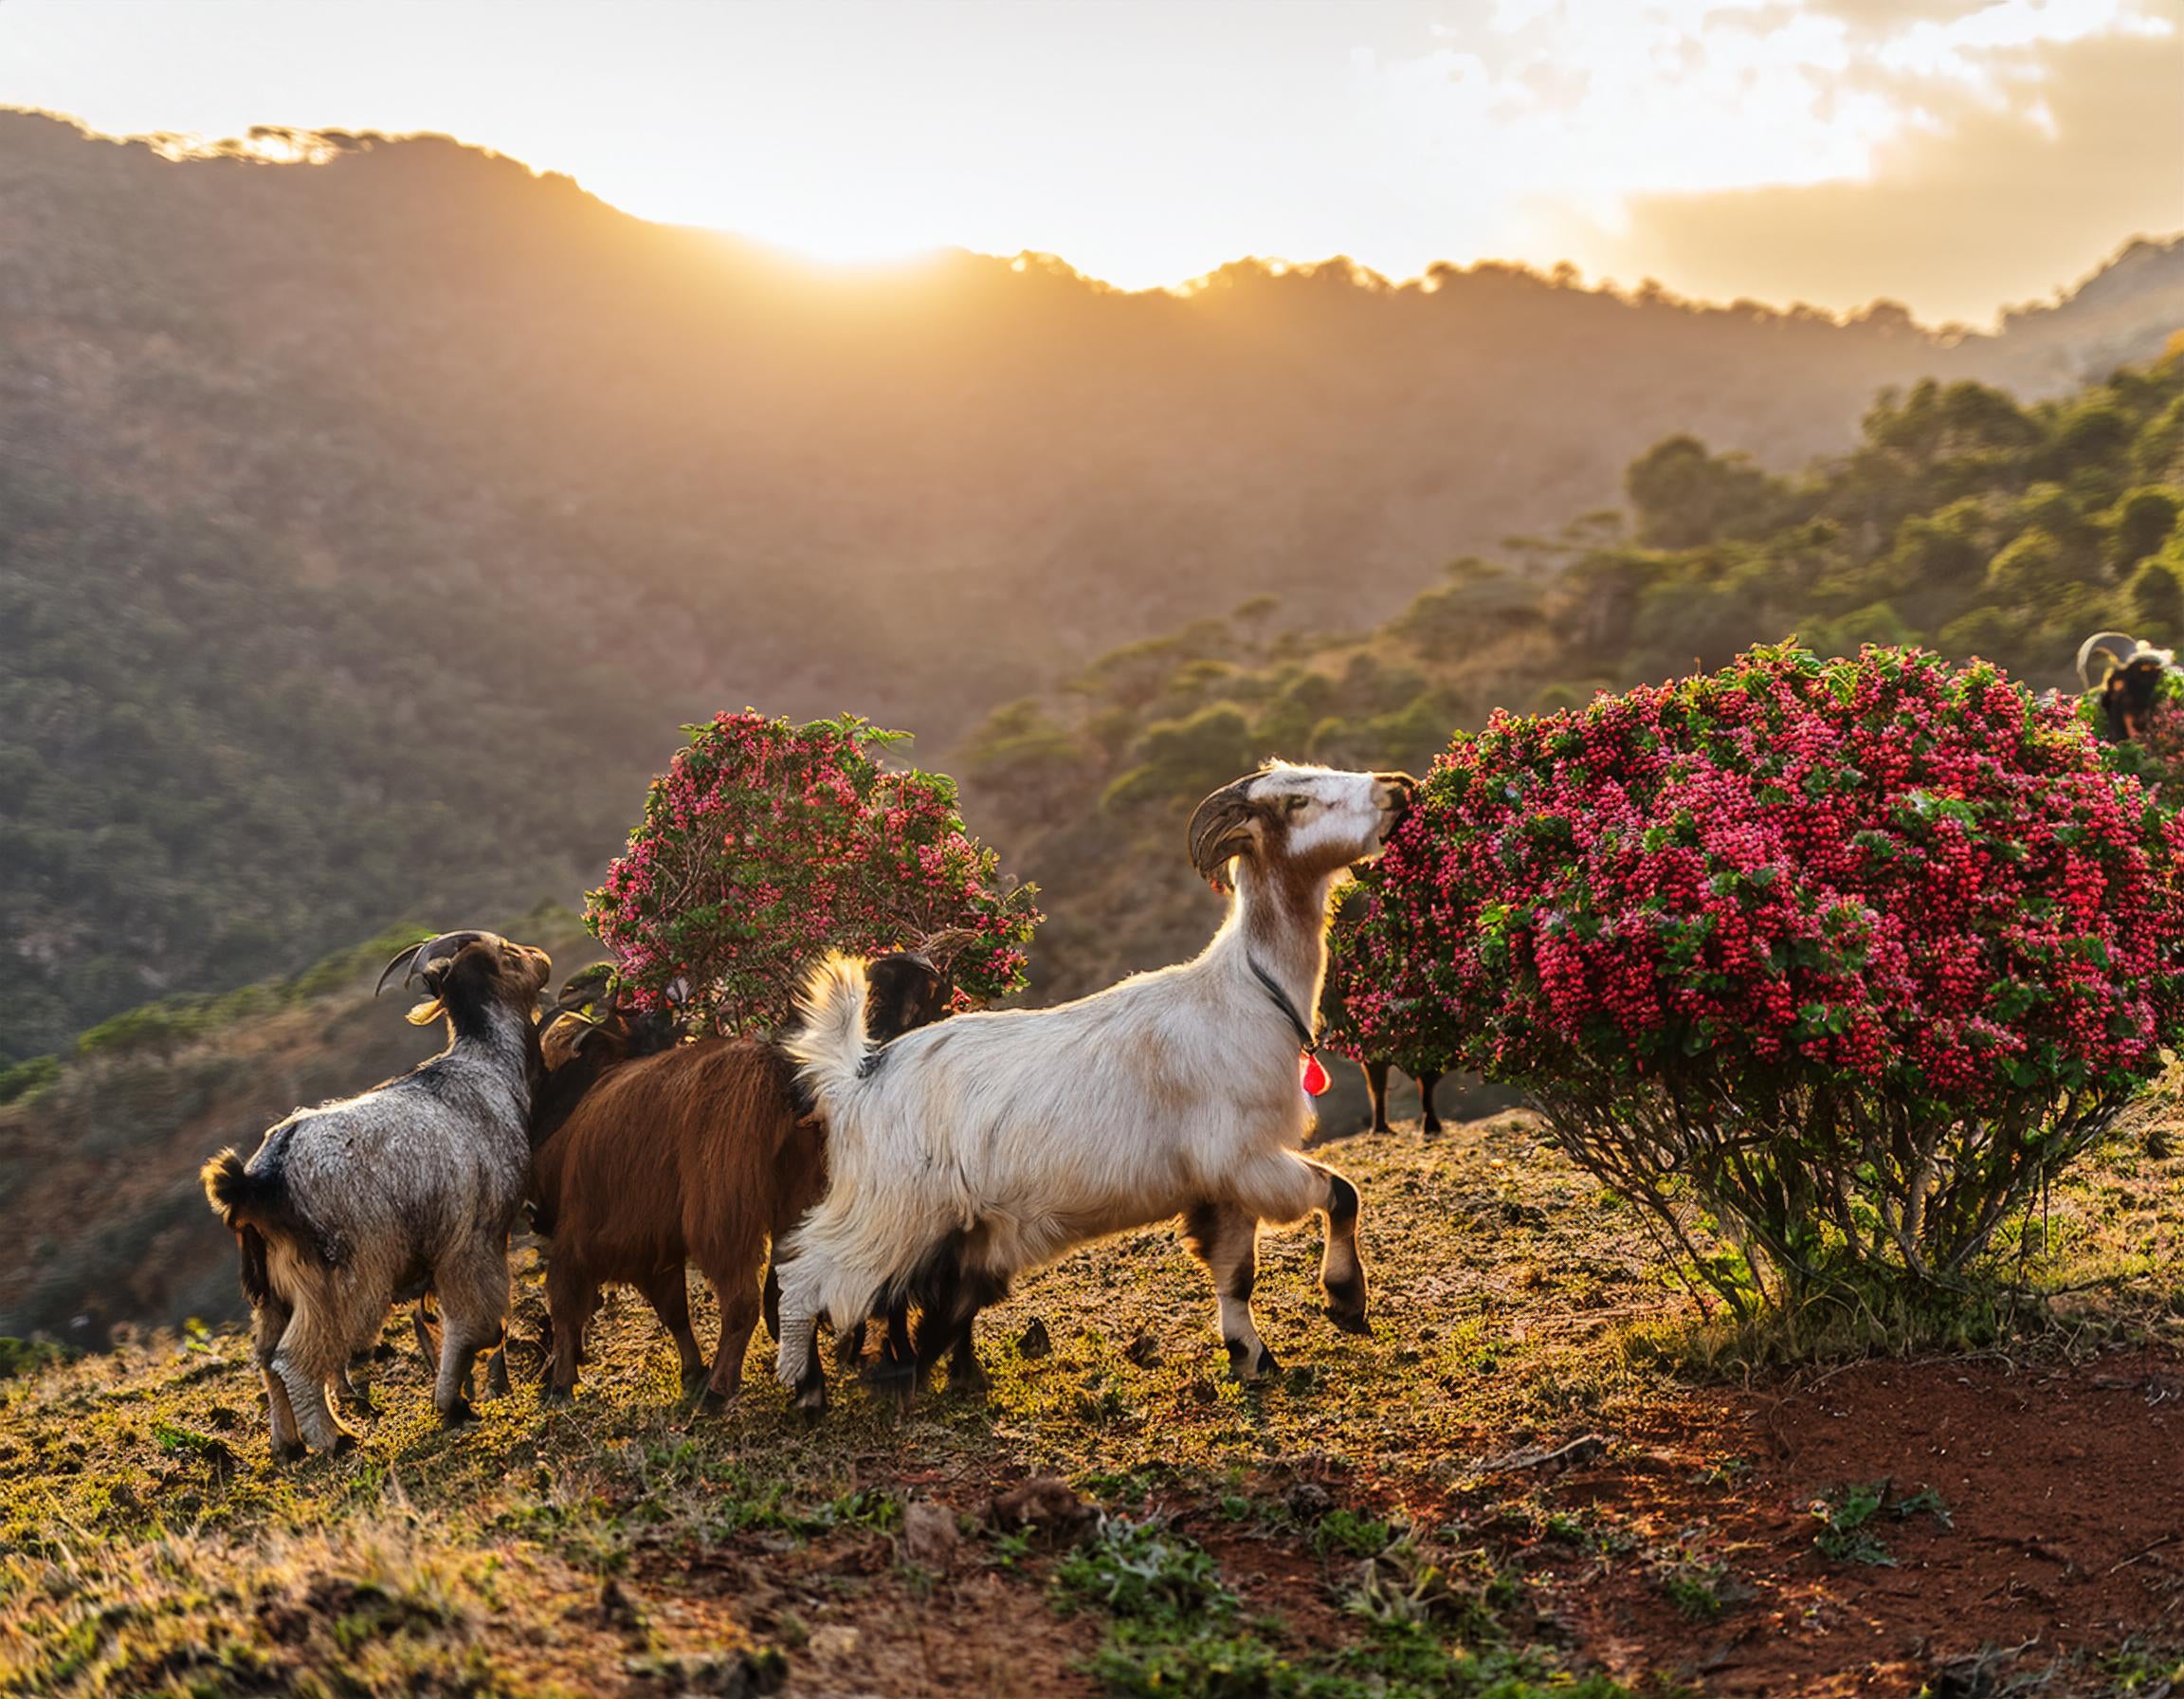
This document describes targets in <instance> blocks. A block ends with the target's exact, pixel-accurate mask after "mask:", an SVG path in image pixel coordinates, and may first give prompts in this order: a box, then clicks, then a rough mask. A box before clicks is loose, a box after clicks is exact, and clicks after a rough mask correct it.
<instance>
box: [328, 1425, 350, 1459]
mask: <svg viewBox="0 0 2184 1699" xmlns="http://www.w3.org/2000/svg"><path fill="white" fill-rule="evenodd" d="M355 1449H356V1435H355V1434H352V1433H350V1432H349V1431H348V1430H347V1429H346V1428H344V1429H343V1430H342V1431H341V1432H340V1433H338V1434H335V1435H334V1443H333V1444H332V1445H330V1446H328V1447H327V1448H326V1454H327V1455H328V1456H329V1457H346V1456H347V1455H348V1454H349V1453H350V1452H353V1451H355Z"/></svg>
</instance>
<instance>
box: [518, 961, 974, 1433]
mask: <svg viewBox="0 0 2184 1699" xmlns="http://www.w3.org/2000/svg"><path fill="white" fill-rule="evenodd" d="M872 972H873V975H874V981H875V985H876V986H877V987H880V988H882V990H881V995H879V996H876V997H875V998H874V1001H873V1009H872V1020H871V1032H872V1036H873V1037H874V1038H875V1039H876V1040H879V1041H881V1042H884V1041H885V1040H887V1039H889V1038H892V1037H895V1036H896V1035H897V1034H898V1033H900V1032H903V1031H907V1030H908V1029H909V1028H911V1027H916V1026H922V1025H924V1024H925V1023H926V1022H927V1021H929V1020H932V1019H934V1018H936V1017H937V1015H938V1014H940V1013H941V1011H942V1010H943V1008H944V1007H945V1004H946V1000H947V988H946V984H945V982H944V981H943V979H942V978H941V977H940V975H939V974H938V973H937V971H936V970H935V969H934V968H933V966H932V964H931V963H930V962H928V961H926V960H925V959H923V958H922V957H917V956H910V955H898V956H890V957H883V958H881V959H880V960H878V961H876V962H875V963H874V964H873V969H872ZM599 1032H600V1036H599V1037H597V1038H593V1039H589V1040H587V1041H586V1042H585V1043H584V1044H583V1045H582V1046H580V1047H576V1048H574V1049H573V1050H569V1051H568V1053H567V1055H566V1057H565V1058H564V1057H563V1056H562V1050H563V1049H564V1047H562V1046H560V1045H558V1044H556V1043H551V1042H550V1043H549V1044H548V1045H547V1047H546V1048H547V1054H548V1057H549V1060H550V1061H553V1060H561V1067H560V1068H558V1069H555V1070H554V1071H553V1073H551V1074H550V1075H549V1083H548V1087H547V1089H546V1090H545V1091H544V1092H542V1093H541V1094H540V1097H541V1102H542V1103H545V1102H549V1101H551V1102H553V1103H554V1104H555V1105H556V1109H557V1110H558V1111H559V1112H562V1113H564V1114H565V1116H566V1119H564V1120H563V1121H562V1122H561V1124H560V1125H559V1127H558V1128H557V1129H556V1130H554V1131H553V1132H552V1133H551V1136H549V1137H547V1138H546V1139H545V1140H544V1142H542V1143H540V1144H539V1145H538V1147H537V1154H536V1155H535V1157H534V1158H533V1161H532V1171H531V1200H532V1214H533V1220H534V1223H535V1225H536V1226H537V1229H538V1231H539V1232H540V1233H548V1234H550V1235H551V1236H552V1238H553V1251H552V1253H551V1256H550V1258H549V1262H548V1269H547V1276H546V1302H547V1308H548V1312H549V1325H550V1328H551V1331H552V1338H553V1370H552V1378H551V1381H550V1384H549V1396H550V1397H555V1398H566V1397H568V1396H569V1395H570V1393H571V1392H572V1391H573V1389H574V1387H575V1384H576V1371H577V1366H578V1364H579V1362H580V1361H581V1359H582V1348H583V1337H584V1328H585V1326H586V1324H588V1323H589V1322H590V1320H591V1318H592V1312H593V1310H594V1309H595V1308H596V1307H597V1306H598V1301H599V1288H601V1287H602V1286H605V1285H608V1284H610V1283H620V1284H624V1285H628V1286H632V1287H635V1288H637V1289H638V1290H639V1291H641V1292H642V1293H644V1294H645V1296H646V1299H647V1300H648V1301H649V1302H650V1304H651V1305H652V1307H653V1309H654V1310H655V1311H656V1312H657V1313H658V1315H659V1317H660V1320H661V1323H662V1324H663V1325H664V1326H665V1327H666V1329H667V1331H668V1333H669V1334H670V1335H672V1336H673V1338H674V1341H675V1349H676V1354H677V1356H678V1357H679V1358H680V1359H681V1361H682V1369H683V1387H684V1390H685V1391H695V1390H697V1388H698V1387H699V1385H700V1384H701V1381H702V1384H703V1386H704V1388H705V1393H706V1397H707V1398H708V1400H709V1401H719V1400H725V1399H727V1398H733V1397H735V1396H736V1394H737V1391H738V1389H739V1388H740V1387H741V1384H742V1379H743V1356H744V1351H745V1348H746V1347H747V1346H748V1344H749V1343H750V1340H751V1334H752V1331H753V1330H754V1328H755V1326H756V1325H757V1322H758V1317H759V1313H760V1300H759V1289H758V1276H759V1270H760V1268H761V1266H762V1265H763V1263H764V1260H765V1255H766V1250H767V1247H768V1245H769V1244H770V1243H772V1242H773V1241H774V1240H775V1239H778V1238H779V1237H780V1236H781V1235H782V1234H783V1233H787V1232H788V1230H789V1229H790V1228H791V1227H792V1226H793V1225H794V1224H795V1222H796V1221H797V1219H798V1218H799V1217H800V1216H802V1215H803V1214H804V1213H805V1211H807V1210H808V1209H810V1207H811V1205H812V1204H814V1203H815V1202H817V1201H818V1199H819V1197H821V1195H822V1194H823V1193H824V1192H825V1191H826V1187H827V1163H826V1149H825V1144H824V1142H823V1138H822V1134H821V1131H820V1128H819V1126H818V1124H816V1123H815V1122H814V1121H812V1120H811V1119H810V1115H809V1112H808V1109H807V1107H806V1106H805V1101H804V1099H803V1097H802V1094H801V1092H800V1091H799V1089H798V1087H797V1085H796V1080H795V1069H794V1068H793V1066H792V1064H791V1063H790V1061H789V1059H788V1058H787V1057H786V1056H785V1055H784V1054H783V1053H782V1052H781V1051H780V1050H777V1049H776V1048H774V1046H772V1045H770V1044H764V1043H760V1042H758V1041H756V1040H753V1039H727V1038H701V1039H699V1040H697V1041H696V1042H694V1043H691V1044H685V1045H682V1046H679V1047H678V1048H676V1049H673V1050H665V1051H663V1052H660V1053H658V1054H654V1055H647V1056H638V1057H632V1058H630V1059H628V1060H623V1059H622V1056H621V1046H622V1045H623V1044H624V1043H625V1042H626V1038H625V1034H624V1033H623V1032H621V1030H620V1028H619V1027H618V1026H615V1025H614V1024H612V1023H610V1024H609V1025H608V1026H606V1027H603V1028H601V1029H600V1030H599ZM551 1036H552V1035H551V1034H550V1037H551ZM588 1069H596V1070H597V1072H596V1078H595V1079H593V1080H592V1081H591V1082H590V1083H589V1085H588V1086H586V1087H584V1088H582V1089H581V1091H580V1093H579V1094H577V1095H576V1096H575V1100H574V1102H573V1104H568V1103H567V1102H566V1099H567V1096H568V1094H566V1093H556V1091H555V1085H554V1080H555V1076H556V1075H558V1074H561V1073H564V1072H570V1071H572V1070H573V1071H576V1072H582V1071H584V1070H588ZM564 1105H565V1106H564ZM685 1262H695V1263H696V1264H697V1265H698V1268H699V1270H700V1272H701V1273H702V1274H703V1275H704V1276H705V1278H706V1279H707V1280H708V1281H710V1282H711V1283H712V1286H713V1290H714V1293H715V1295H716V1296H717V1297H718V1299H719V1304H720V1336H719V1342H718V1343H717V1345H716V1347H715V1352H714V1359H713V1367H712V1372H711V1374H710V1375H707V1374H706V1370H705V1362H704V1359H703V1357H702V1355H701V1353H700V1351H699V1348H698V1341H697V1337H696V1335H695V1334H694V1333H693V1332H692V1331H691V1327H690V1304H689V1294H688V1288H686V1286H685V1284H684V1277H683V1264H684V1263H685ZM895 1331H896V1332H897V1333H900V1324H899V1323H898V1324H897V1325H896V1328H895Z"/></svg>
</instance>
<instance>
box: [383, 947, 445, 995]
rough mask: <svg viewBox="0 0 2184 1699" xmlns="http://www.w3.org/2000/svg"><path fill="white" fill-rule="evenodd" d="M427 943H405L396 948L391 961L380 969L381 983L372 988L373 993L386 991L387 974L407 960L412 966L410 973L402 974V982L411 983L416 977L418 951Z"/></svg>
mask: <svg viewBox="0 0 2184 1699" xmlns="http://www.w3.org/2000/svg"><path fill="white" fill-rule="evenodd" d="M429 942H431V940H429V939H428V940H426V943H429ZM424 947H425V944H404V945H403V946H402V947H401V948H400V949H399V950H396V951H395V952H394V959H393V960H391V961H390V962H389V963H388V964H387V965H386V966H385V967H383V968H381V969H380V970H379V983H378V984H376V985H374V986H373V988H372V995H373V996H378V995H379V994H380V993H381V992H383V991H385V990H386V989H387V976H388V975H390V974H391V973H392V972H393V971H394V970H395V969H396V968H398V967H400V966H401V965H402V964H403V963H404V962H405V961H407V962H409V963H410V972H409V973H407V974H404V975H403V976H402V983H403V984H405V985H407V984H409V983H410V979H411V978H412V977H415V975H416V972H417V968H416V962H417V955H418V952H419V951H421V950H423V949H424Z"/></svg>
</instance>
